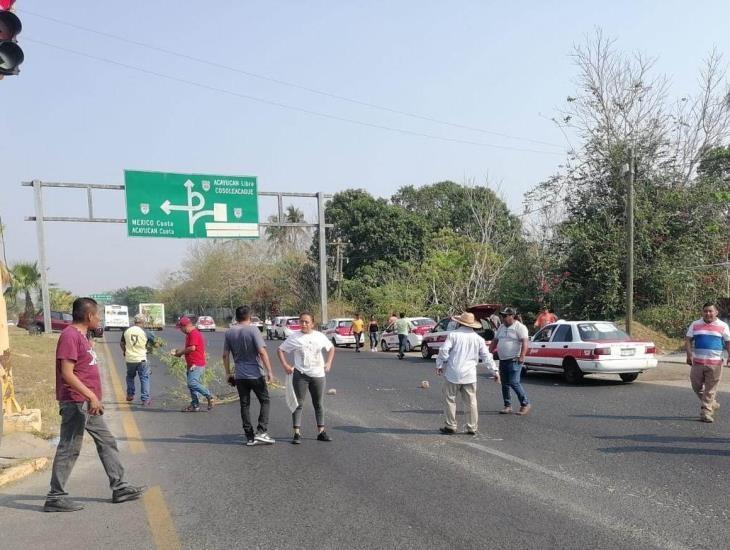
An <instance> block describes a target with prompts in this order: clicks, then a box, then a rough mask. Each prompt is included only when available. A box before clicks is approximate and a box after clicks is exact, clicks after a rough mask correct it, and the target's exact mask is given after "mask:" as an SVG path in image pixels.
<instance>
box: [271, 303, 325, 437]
mask: <svg viewBox="0 0 730 550" xmlns="http://www.w3.org/2000/svg"><path fill="white" fill-rule="evenodd" d="M299 324H300V325H301V327H302V329H301V332H295V333H293V334H292V335H291V336H289V337H288V338H287V339H286V340H284V343H283V344H281V346H279V349H278V350H277V352H276V353H277V355H278V356H279V361H281V365H282V367H283V368H284V371H285V372H286V373H287V374H292V373H293V374H294V380H293V382H294V393H295V394H296V396H297V401H298V402H299V406H298V407H297V408H296V409H295V410H294V412H293V413H292V424H293V426H294V437H293V438H292V443H294V444H295V445H296V444H299V443H301V442H302V436H301V432H300V427H301V421H302V406H303V405H304V399H305V398H306V395H307V390H309V394H310V395H311V396H312V405H313V406H314V414H315V417H316V420H317V429H318V431H319V434H318V435H317V441H332V438H331V437H330V436H329V435H327V432H326V431H325V426H324V406H323V404H322V401H323V399H324V391H325V374H326V373H328V372H329V371H330V369H331V368H332V361H333V359H334V358H335V348H334V346H333V345H332V342H330V341H329V340H328V339H327V337H326V336H325V335H324V334H322V333H321V332H319V331H316V330H314V316H313V315H312V314H311V313H308V312H305V313H302V314H300V315H299ZM323 351H326V352H327V359H326V360H325V358H324V357H323V356H322V352H323ZM287 353H292V354H293V355H294V365H293V366H292V365H291V364H290V363H289V361H288V360H287V356H286V354H287Z"/></svg>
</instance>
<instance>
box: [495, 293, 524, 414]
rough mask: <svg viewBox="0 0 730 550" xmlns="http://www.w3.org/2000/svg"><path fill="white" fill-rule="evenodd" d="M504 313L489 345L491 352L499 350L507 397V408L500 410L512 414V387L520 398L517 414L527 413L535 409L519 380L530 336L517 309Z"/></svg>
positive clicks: (503, 387) (504, 397)
mask: <svg viewBox="0 0 730 550" xmlns="http://www.w3.org/2000/svg"><path fill="white" fill-rule="evenodd" d="M501 315H502V318H503V319H504V321H503V323H502V324H501V325H500V327H499V328H498V329H497V333H496V334H495V335H494V339H493V340H492V343H491V344H490V346H489V351H491V352H492V353H494V350H495V349H496V350H497V355H498V356H499V375H500V377H501V379H502V398H503V399H504V408H503V409H502V410H501V411H499V412H500V414H511V413H512V400H511V397H510V388H512V389H513V390H514V392H515V393H516V394H517V399H519V401H520V410H519V411H517V412H516V413H515V414H517V415H520V416H522V415H525V414H528V413H529V412H530V409H531V408H532V406H531V405H530V402H529V400H528V399H527V394H526V393H525V389H524V388H523V387H522V383H521V382H520V377H521V376H522V365H523V364H524V362H525V355H526V354H527V348H528V346H529V342H530V339H529V335H528V332H527V327H526V326H525V325H523V324H522V323H520V322H519V321H518V320H517V319H516V318H515V317H516V316H517V311H516V310H515V309H514V308H511V307H506V308H504V310H502V312H501Z"/></svg>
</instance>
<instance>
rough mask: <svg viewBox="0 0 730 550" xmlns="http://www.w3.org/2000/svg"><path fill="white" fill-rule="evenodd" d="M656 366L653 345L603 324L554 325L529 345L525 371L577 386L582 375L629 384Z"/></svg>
mask: <svg viewBox="0 0 730 550" xmlns="http://www.w3.org/2000/svg"><path fill="white" fill-rule="evenodd" d="M656 366H657V360H656V346H655V345H654V343H653V342H641V341H636V340H632V339H631V337H630V336H629V335H628V334H626V333H625V332H624V331H622V330H621V329H619V328H618V327H616V325H614V324H613V323H609V322H607V321H558V322H557V323H553V324H550V325H547V326H546V327H543V328H542V329H541V330H540V331H539V332H537V333H536V334H535V335H534V336H533V337H532V340H531V341H530V346H529V348H528V350H527V355H526V356H525V368H526V369H527V370H535V371H544V372H560V373H562V374H563V376H564V377H565V380H566V381H568V382H570V383H577V382H580V380H581V379H582V378H583V375H584V374H618V375H619V376H620V377H621V380H623V381H624V382H633V381H634V380H636V378H637V377H638V376H639V374H640V373H642V372H644V371H645V370H648V369H653V368H655V367H656Z"/></svg>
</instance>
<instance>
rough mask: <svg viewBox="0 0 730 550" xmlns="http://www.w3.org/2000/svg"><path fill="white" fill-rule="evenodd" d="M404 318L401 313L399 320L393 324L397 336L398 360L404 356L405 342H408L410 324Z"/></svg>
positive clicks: (404, 315)
mask: <svg viewBox="0 0 730 550" xmlns="http://www.w3.org/2000/svg"><path fill="white" fill-rule="evenodd" d="M405 317H406V314H405V313H401V314H400V319H398V320H397V321H396V322H395V333H396V334H397V335H398V359H403V358H404V357H405V356H406V354H405V351H406V341H407V340H408V332H409V331H410V329H411V323H410V322H409V321H408V320H407V319H406V318H405Z"/></svg>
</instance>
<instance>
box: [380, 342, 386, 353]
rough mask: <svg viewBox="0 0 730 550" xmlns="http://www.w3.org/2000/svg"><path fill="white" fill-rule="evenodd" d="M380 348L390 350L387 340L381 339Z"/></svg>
mask: <svg viewBox="0 0 730 550" xmlns="http://www.w3.org/2000/svg"><path fill="white" fill-rule="evenodd" d="M380 349H381V350H383V351H388V344H387V342H386V341H385V340H381V341H380Z"/></svg>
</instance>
